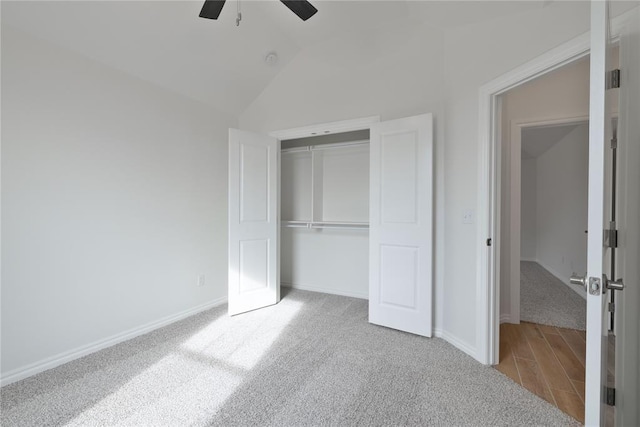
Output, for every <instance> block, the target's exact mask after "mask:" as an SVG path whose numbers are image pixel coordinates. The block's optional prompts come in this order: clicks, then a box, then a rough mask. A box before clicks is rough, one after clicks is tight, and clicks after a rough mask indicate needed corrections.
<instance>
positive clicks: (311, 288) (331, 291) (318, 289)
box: [280, 282, 369, 300]
mask: <svg viewBox="0 0 640 427" xmlns="http://www.w3.org/2000/svg"><path fill="white" fill-rule="evenodd" d="M280 285H281V286H284V287H285V288H291V289H300V290H301V291H310V292H320V293H323V294H332V295H340V296H343V297H351V298H359V299H365V300H368V299H369V293H368V292H363V293H361V292H348V291H347V292H345V291H341V290H335V289H329V288H324V287H322V286H307V285H298V284H295V283H289V282H280Z"/></svg>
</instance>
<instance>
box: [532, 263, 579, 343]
mask: <svg viewBox="0 0 640 427" xmlns="http://www.w3.org/2000/svg"><path fill="white" fill-rule="evenodd" d="M520 320H523V321H526V322H532V323H538V324H541V325H549V326H558V327H561V328H569V329H579V330H581V331H586V330H587V301H586V300H585V299H584V298H582V297H581V296H580V295H578V294H577V293H576V292H574V291H573V290H571V289H569V287H568V286H567V285H565V284H564V283H562V282H561V281H560V280H559V279H558V278H557V277H556V276H554V275H553V274H551V273H550V272H549V271H547V270H545V269H544V267H542V266H541V265H540V264H538V263H536V262H530V261H522V262H520Z"/></svg>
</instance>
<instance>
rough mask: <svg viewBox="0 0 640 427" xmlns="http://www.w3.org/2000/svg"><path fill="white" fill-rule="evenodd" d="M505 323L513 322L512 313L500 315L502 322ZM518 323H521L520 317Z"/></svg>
mask: <svg viewBox="0 0 640 427" xmlns="http://www.w3.org/2000/svg"><path fill="white" fill-rule="evenodd" d="M503 323H511V315H510V314H508V313H502V314H501V315H500V324H503ZM518 323H520V319H518Z"/></svg>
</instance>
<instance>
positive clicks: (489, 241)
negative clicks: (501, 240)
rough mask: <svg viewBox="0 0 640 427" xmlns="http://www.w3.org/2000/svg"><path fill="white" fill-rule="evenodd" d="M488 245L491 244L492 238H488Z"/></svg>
mask: <svg viewBox="0 0 640 427" xmlns="http://www.w3.org/2000/svg"><path fill="white" fill-rule="evenodd" d="M487 246H491V238H488V239H487Z"/></svg>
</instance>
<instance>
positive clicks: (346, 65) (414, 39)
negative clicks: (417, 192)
mask: <svg viewBox="0 0 640 427" xmlns="http://www.w3.org/2000/svg"><path fill="white" fill-rule="evenodd" d="M443 47H444V46H443V38H442V31H441V30H436V29H432V28H429V27H427V26H416V25H415V24H408V25H407V26H406V27H404V28H401V29H394V28H389V29H386V30H381V31H374V30H371V31H370V32H366V33H362V34H351V35H349V36H344V35H341V36H340V37H336V38H334V39H330V40H326V41H323V42H321V43H318V44H316V45H313V46H311V47H309V48H308V49H305V50H303V51H302V52H301V53H300V54H299V55H298V56H297V57H296V58H294V59H293V60H292V61H291V62H290V63H289V64H288V65H287V66H286V67H285V68H284V69H283V71H282V72H281V73H280V74H278V76H276V78H275V79H274V80H273V81H272V83H271V84H270V85H269V86H268V87H267V88H266V89H265V90H264V91H263V93H262V94H261V95H260V96H259V97H258V98H257V99H256V100H255V101H254V102H253V104H251V106H250V107H249V108H248V109H247V110H246V111H245V112H244V113H243V114H241V116H240V119H239V120H240V126H241V127H242V128H244V129H252V130H256V131H262V132H269V131H274V130H281V129H288V128H294V127H298V126H306V125H311V124H316V123H327V122H332V121H339V120H346V119H353V118H358V117H366V116H374V115H379V116H381V120H389V119H394V118H399V117H404V116H410V115H416V114H421V113H427V112H433V113H434V116H435V128H436V135H435V154H434V156H435V158H436V164H435V174H436V182H435V184H434V186H435V194H436V196H435V206H436V214H435V222H436V227H435V240H436V241H435V246H434V249H435V254H436V256H435V263H434V266H435V281H436V291H435V297H434V300H435V301H436V307H435V311H436V313H435V320H434V322H435V326H436V328H441V326H442V321H441V320H439V319H441V317H442V311H441V307H442V306H443V303H442V295H443V293H442V289H443V286H444V285H443V283H444V281H443V268H442V266H443V255H444V240H443V232H444V226H443V223H444V210H443V209H444V204H443V197H444V194H443V189H444V183H443V176H444V170H443V162H444V142H443V135H444V134H443V129H444V121H443V100H442V90H443V79H444V77H443V60H444V58H443V55H444V53H443ZM357 233H361V232H353V233H351V235H350V236H348V237H347V236H345V237H344V241H345V244H343V245H340V246H339V247H335V246H334V251H333V252H332V258H331V259H333V260H334V261H335V262H336V263H337V262H338V261H339V260H349V259H352V260H353V265H356V266H358V267H357V271H358V272H357V274H356V275H355V276H349V275H344V274H343V275H342V280H341V282H344V280H350V281H351V282H352V286H351V288H350V290H349V292H351V293H353V294H354V295H355V294H356V293H360V292H363V291H364V292H366V290H367V288H368V285H367V284H368V268H367V266H368V252H367V251H368V249H367V245H366V241H367V240H368V238H367V239H365V238H363V237H362V236H361V235H360V234H357ZM290 235H291V236H293V235H294V233H288V232H285V233H283V239H287V238H290V237H291V236H290ZM297 237H298V240H299V241H301V242H302V241H303V240H304V239H307V240H308V237H309V236H306V235H304V234H303V233H298V235H297ZM315 237H316V238H317V240H318V242H319V243H320V245H319V246H318V248H320V249H321V248H322V244H323V242H324V241H325V239H322V238H318V236H315ZM325 237H326V236H325ZM332 237H333V236H332ZM347 242H348V243H347ZM358 248H359V249H358ZM282 256H283V258H284V256H285V254H283V255H282ZM291 256H294V254H291ZM296 259H297V260H298V265H300V266H301V267H300V269H299V270H298V271H297V272H296V275H297V277H299V278H301V279H302V278H309V280H310V281H311V280H313V277H314V269H313V268H314V265H313V257H310V256H309V255H308V252H307V254H306V255H305V251H303V250H299V251H298V252H297V258H296ZM343 264H344V263H342V264H336V265H343ZM305 266H306V267H305ZM316 268H317V267H316ZM345 268H346V267H345ZM332 274H336V275H338V274H342V273H340V272H339V271H338V270H336V271H335V272H333V273H332ZM349 274H352V273H349ZM283 279H284V277H283ZM336 283H337V282H336ZM340 288H341V285H339V284H337V285H336V286H335V289H334V291H336V292H337V291H338V289H340Z"/></svg>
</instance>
